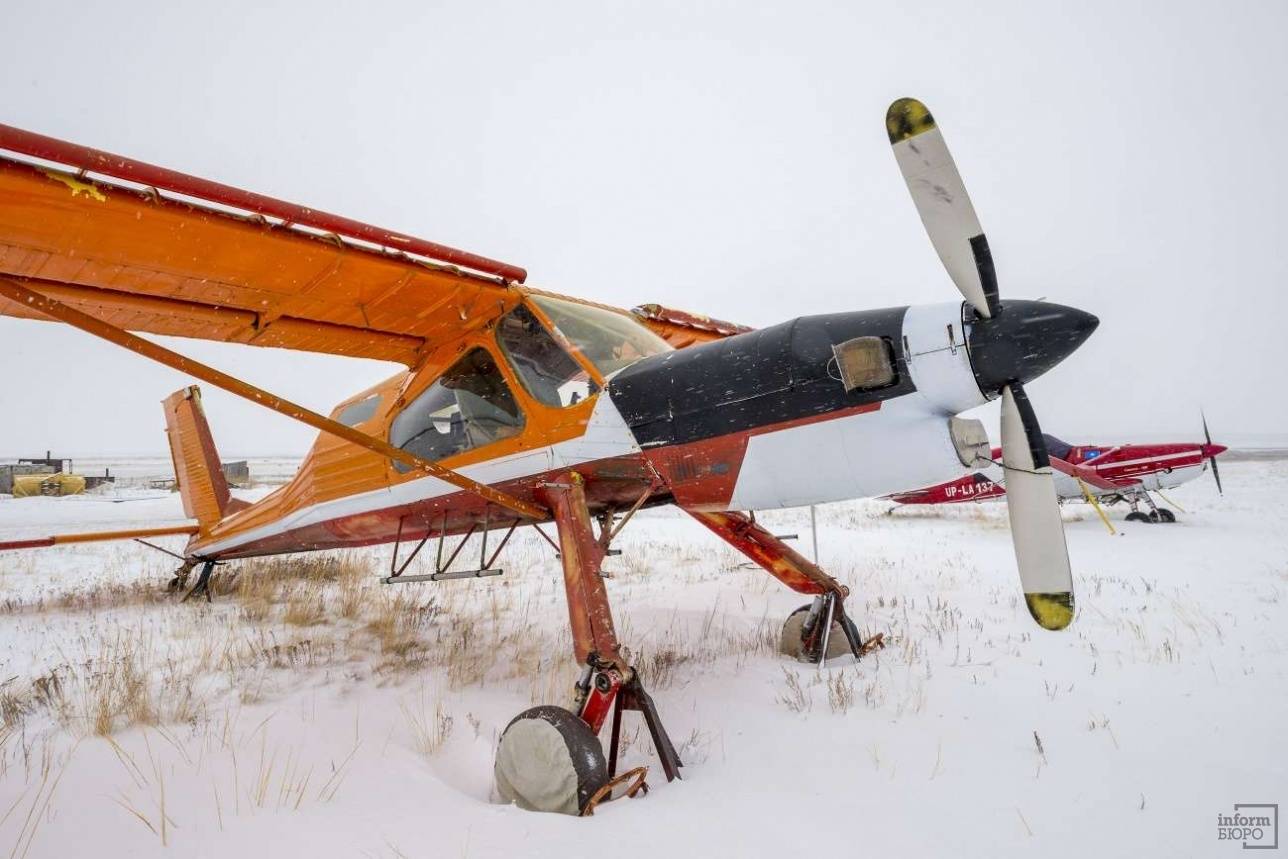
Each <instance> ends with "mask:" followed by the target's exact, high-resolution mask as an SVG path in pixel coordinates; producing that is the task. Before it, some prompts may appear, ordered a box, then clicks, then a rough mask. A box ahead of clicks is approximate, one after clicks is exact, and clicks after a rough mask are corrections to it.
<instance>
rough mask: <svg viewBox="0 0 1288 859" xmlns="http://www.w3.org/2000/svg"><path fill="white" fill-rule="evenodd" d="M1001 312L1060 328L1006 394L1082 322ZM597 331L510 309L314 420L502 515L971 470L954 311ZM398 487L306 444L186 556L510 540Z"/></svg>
mask: <svg viewBox="0 0 1288 859" xmlns="http://www.w3.org/2000/svg"><path fill="white" fill-rule="evenodd" d="M1014 305H1015V307H1016V308H1017V309H1016V310H1014V311H1013V312H1012V318H1013V319H1015V320H1016V323H1015V324H1019V323H1020V322H1022V321H1023V319H1024V318H1025V317H1024V316H1023V314H1024V313H1029V314H1030V315H1031V316H1032V317H1033V318H1036V319H1039V320H1040V321H1041V322H1042V324H1048V322H1049V320H1050V319H1051V318H1052V317H1051V313H1052V312H1054V313H1056V314H1057V315H1058V314H1060V313H1066V312H1067V313H1068V314H1077V315H1076V316H1070V317H1069V319H1070V320H1072V321H1071V322H1070V323H1069V324H1070V325H1071V326H1073V327H1074V329H1076V330H1071V333H1070V334H1069V336H1068V337H1067V338H1066V339H1067V342H1063V341H1062V342H1061V344H1060V345H1058V346H1057V347H1055V349H1054V352H1060V353H1061V354H1059V355H1054V352H1053V354H1052V355H1047V354H1042V355H1039V356H1038V358H1037V359H1036V363H1035V364H1034V367H1035V368H1036V370H1033V369H1030V371H1029V373H1030V375H1027V376H1026V377H1025V378H1031V377H1032V375H1036V374H1037V373H1040V372H1043V371H1045V369H1047V368H1048V367H1049V366H1050V365H1051V364H1053V363H1054V362H1055V361H1058V360H1059V358H1061V357H1063V355H1064V354H1067V353H1068V352H1069V351H1072V349H1073V348H1075V347H1076V345H1077V344H1078V343H1081V341H1082V339H1085V336H1087V335H1089V334H1090V331H1091V330H1092V329H1093V328H1094V322H1095V320H1094V317H1089V316H1086V315H1085V314H1080V313H1079V312H1078V311H1071V310H1068V309H1067V308H1061V307H1060V306H1058V305H1046V304H1040V303H1036V302H1015V303H1014ZM1052 308H1054V309H1055V310H1054V311H1051V310H1050V309H1052ZM612 312H613V311H611V309H607V308H601V307H598V306H595V305H588V304H585V303H577V302H571V301H567V300H565V299H557V298H554V297H551V296H545V295H543V294H540V293H535V292H525V293H524V295H523V298H522V300H521V301H520V302H519V303H518V304H516V305H515V306H514V307H512V308H508V309H507V310H506V313H505V315H503V316H501V317H500V318H499V319H498V320H497V321H496V322H495V323H494V324H490V325H488V326H486V327H485V328H483V329H481V330H478V331H475V332H474V333H472V334H470V335H469V336H467V337H466V338H464V339H461V340H458V341H455V342H453V343H452V344H450V348H444V349H443V350H440V352H439V353H436V354H434V355H432V356H429V358H428V359H427V360H426V361H425V362H424V363H423V364H422V365H421V366H420V367H418V368H415V369H412V370H409V371H407V372H404V373H401V374H399V375H397V376H394V377H393V378H390V379H388V380H386V381H385V382H383V383H381V384H379V385H376V386H375V387H373V388H371V389H368V390H367V391H363V392H361V393H359V394H357V395H355V396H354V397H351V398H349V399H348V400H346V401H345V402H343V403H341V404H340V405H339V406H338V407H337V408H336V409H335V410H334V411H333V413H332V417H333V418H334V419H336V420H339V421H341V422H343V423H347V424H350V425H352V426H355V427H356V428H358V429H360V430H362V431H363V432H366V433H369V434H371V435H376V436H380V437H382V438H387V439H388V440H389V441H390V442H391V443H393V444H395V445H398V446H404V444H405V445H410V446H409V447H408V449H409V450H413V449H414V450H415V452H417V453H419V454H420V455H422V456H430V457H431V458H434V459H436V460H438V461H439V462H440V463H441V464H442V465H444V466H446V467H448V468H452V469H454V470H457V471H459V472H461V473H463V474H465V475H466V476H468V477H470V478H472V479H474V480H477V481H480V482H482V483H486V484H489V485H494V486H496V487H498V488H500V489H502V490H504V491H505V492H508V493H510V494H512V495H514V496H516V497H519V498H522V499H524V500H533V499H534V498H535V496H534V490H535V489H536V487H538V486H539V485H540V484H541V483H542V482H545V481H549V480H552V479H556V478H557V476H558V475H560V474H566V473H567V472H568V471H569V470H570V469H575V470H576V471H578V472H579V473H580V474H581V475H582V477H583V478H584V479H585V483H586V494H587V499H588V502H589V505H590V508H591V512H592V514H594V513H599V512H605V511H606V512H613V511H620V510H623V509H626V508H629V507H631V506H633V505H636V504H637V503H639V504H641V505H642V506H649V505H656V504H663V503H676V504H678V505H680V506H682V507H686V508H690V509H696V510H749V509H752V510H754V509H769V508H778V507H789V506H798V505H805V504H813V503H820V502H826V501H836V500H842V499H847V498H856V497H864V496H875V495H881V494H884V493H888V492H892V491H896V490H898V489H900V488H904V487H907V486H916V485H924V484H926V483H932V482H935V481H942V480H944V479H946V478H953V477H956V476H957V475H960V474H961V473H962V472H963V471H965V470H966V468H967V465H968V464H970V463H972V462H974V461H976V460H977V458H978V457H979V456H981V455H986V454H987V449H988V443H987V436H986V434H985V433H984V431H983V427H982V425H979V424H978V422H977V421H963V420H962V419H960V418H956V417H955V416H956V415H957V413H958V412H961V411H964V410H966V409H969V408H972V407H974V406H977V405H980V404H981V403H984V402H986V401H987V400H988V399H990V398H991V396H993V395H995V393H994V394H992V395H990V394H987V393H985V392H984V390H985V389H987V388H988V385H987V384H985V383H984V382H983V381H982V380H983V379H985V378H991V376H990V374H996V373H997V372H999V370H998V368H997V367H995V366H994V365H993V363H991V361H992V359H991V358H990V355H991V354H992V352H991V351H990V349H992V348H993V346H992V345H991V344H989V343H983V344H979V345H977V344H975V343H974V342H972V338H971V313H970V312H969V310H967V311H965V312H964V310H963V305H962V304H961V303H960V302H952V303H946V304H939V305H926V306H915V307H898V308H889V309H882V310H870V311H858V312H849V313H837V314H830V315H825V316H809V317H801V318H798V319H794V320H791V321H788V322H784V323H781V324H779V325H775V326H771V327H768V328H763V329H760V330H756V331H750V332H747V333H744V334H738V335H735V336H731V337H726V338H724V339H719V340H713V341H711V342H707V343H703V344H700V345H695V346H691V347H688V348H685V349H680V350H674V349H671V348H670V347H669V346H667V344H666V343H665V342H664V341H662V340H661V339H660V338H658V337H656V335H652V334H651V332H648V330H647V329H645V328H643V326H641V325H640V324H639V323H638V322H637V321H634V320H632V319H630V318H629V317H625V316H623V315H620V314H619V315H618V316H617V317H612V316H605V314H610V313H612ZM1043 313H1045V314H1046V315H1043ZM1086 320H1090V322H1089V323H1088V322H1087V321H1086ZM622 326H626V327H622ZM630 326H634V328H630ZM635 328H637V329H638V331H636V330H634V329H635ZM532 344H545V345H543V346H541V347H540V348H537V347H535V346H533V345H532ZM519 353H523V354H519ZM1053 356H1054V357H1053ZM843 364H844V366H842V365H843ZM989 384H991V382H990V383H989ZM404 471H405V470H401V469H400V468H399V467H395V466H394V465H392V464H391V463H390V462H389V461H388V460H387V459H385V458H384V457H381V456H379V455H378V454H375V453H372V452H369V451H367V450H364V449H361V448H358V447H356V446H355V445H352V444H349V443H347V442H344V441H341V440H339V439H337V438H334V437H332V436H329V435H322V436H320V437H319V438H318V440H317V441H316V442H315V444H314V446H313V448H312V450H311V451H310V452H309V454H308V456H307V457H306V458H305V459H304V461H303V463H302V464H301V467H300V470H299V472H298V473H297V475H296V476H295V477H294V479H293V480H292V481H291V482H290V483H289V484H287V485H285V486H283V487H281V488H279V489H278V490H276V491H274V492H273V493H271V494H270V495H268V496H266V497H265V498H263V499H262V500H260V501H258V502H256V503H254V504H252V505H250V506H249V507H248V508H246V509H244V510H240V511H238V512H236V513H233V514H232V515H230V516H228V517H227V518H226V519H225V520H223V521H222V522H220V524H219V525H218V526H216V527H215V528H214V530H213V531H212V532H211V533H209V534H208V535H206V536H204V537H201V538H199V539H196V540H194V542H193V543H192V544H191V545H190V546H189V554H192V555H200V556H202V557H211V558H231V557H245V556H251V555H261V554H272V553H280V552H295V551H305V550H311V549H325V548H337V547H343V546H361V545H370V544H375V543H381V542H389V541H393V540H396V539H403V540H409V539H418V538H421V537H425V536H427V535H430V534H439V533H443V534H458V533H464V532H467V531H470V530H471V529H474V528H478V527H483V528H488V527H491V528H496V527H508V525H509V524H511V523H512V522H514V521H515V520H514V517H513V514H511V513H509V512H508V511H506V510H503V509H501V508H498V507H496V506H495V505H492V506H490V507H489V506H488V505H487V504H486V503H485V502H484V501H482V500H481V499H480V498H478V497H476V496H474V495H472V494H470V493H467V492H463V491H461V490H459V489H457V488H456V487H453V486H451V485H449V484H447V483H444V482H443V481H441V480H439V479H437V478H433V477H427V476H423V475H419V474H417V473H414V472H412V473H404ZM641 499H642V501H641ZM523 521H524V523H527V522H528V521H530V520H523Z"/></svg>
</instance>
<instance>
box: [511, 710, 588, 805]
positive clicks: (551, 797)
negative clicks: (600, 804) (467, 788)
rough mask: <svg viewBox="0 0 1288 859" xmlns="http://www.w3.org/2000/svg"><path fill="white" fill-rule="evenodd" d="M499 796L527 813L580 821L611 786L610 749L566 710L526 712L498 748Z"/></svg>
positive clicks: (515, 720) (518, 717) (515, 722)
mask: <svg viewBox="0 0 1288 859" xmlns="http://www.w3.org/2000/svg"><path fill="white" fill-rule="evenodd" d="M493 774H494V776H495V778H496V790H497V793H498V794H500V796H501V799H502V800H503V801H504V802H506V803H514V804H515V805H517V806H519V807H520V808H522V809H525V810H527V811H545V812H550V813H554V814H572V815H578V814H580V813H581V810H582V809H583V808H585V806H586V802H587V800H589V799H590V797H591V796H593V795H594V793H595V791H597V790H599V789H600V788H601V787H603V786H604V784H605V783H607V782H608V763H607V762H606V761H605V759H604V749H603V746H601V745H600V742H599V738H598V737H596V736H595V735H594V734H593V733H592V732H591V730H590V726H589V725H587V724H586V723H585V722H583V721H582V720H581V719H580V718H578V717H577V716H576V715H574V714H573V713H571V712H569V711H568V710H565V709H564V708H562V707H555V706H552V705H549V704H546V705H542V706H540V707H532V708H531V709H528V710H524V711H523V712H522V713H520V714H519V715H517V716H515V717H514V719H513V720H512V721H511V722H510V724H509V725H507V726H506V728H505V731H504V732H502V734H501V741H500V742H499V743H498V744H497V747H496V764H495V766H494V767H493Z"/></svg>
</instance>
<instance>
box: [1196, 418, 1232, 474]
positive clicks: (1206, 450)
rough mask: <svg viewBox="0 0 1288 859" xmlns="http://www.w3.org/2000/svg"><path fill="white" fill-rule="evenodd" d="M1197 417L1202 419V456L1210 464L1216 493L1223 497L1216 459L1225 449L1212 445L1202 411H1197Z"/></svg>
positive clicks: (1210, 434) (1210, 435)
mask: <svg viewBox="0 0 1288 859" xmlns="http://www.w3.org/2000/svg"><path fill="white" fill-rule="evenodd" d="M1199 417H1200V418H1202V419H1203V456H1204V457H1205V458H1206V459H1207V461H1208V462H1210V463H1212V479H1214V480H1215V481H1216V491H1217V492H1219V493H1220V494H1221V495H1225V490H1224V489H1222V488H1221V471H1220V469H1218V468H1217V467H1216V458H1217V454H1221V453H1225V450H1226V449H1225V447H1223V446H1222V445H1219V444H1216V445H1214V444H1212V433H1210V432H1208V425H1207V415H1205V414H1203V410H1202V409H1199ZM1215 448H1221V449H1220V450H1216V449H1215Z"/></svg>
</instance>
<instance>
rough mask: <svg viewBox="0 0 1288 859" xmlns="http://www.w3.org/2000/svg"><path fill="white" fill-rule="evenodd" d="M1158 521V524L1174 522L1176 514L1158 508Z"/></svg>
mask: <svg viewBox="0 0 1288 859" xmlns="http://www.w3.org/2000/svg"><path fill="white" fill-rule="evenodd" d="M1158 521H1159V522H1175V521H1176V514H1175V513H1173V512H1172V511H1171V510H1168V509H1167V508H1166V507H1160V508H1158Z"/></svg>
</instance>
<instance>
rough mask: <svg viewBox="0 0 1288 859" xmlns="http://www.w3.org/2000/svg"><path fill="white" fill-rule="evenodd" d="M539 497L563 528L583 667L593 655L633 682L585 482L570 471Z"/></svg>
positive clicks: (576, 646)
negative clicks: (606, 584) (602, 569)
mask: <svg viewBox="0 0 1288 859" xmlns="http://www.w3.org/2000/svg"><path fill="white" fill-rule="evenodd" d="M537 497H538V498H539V499H541V500H542V501H543V502H544V503H545V504H546V506H548V507H549V508H550V510H551V512H552V513H553V514H554V519H555V524H556V525H557V526H558V528H559V554H560V556H561V559H562V561H563V571H564V588H565V590H566V591H567V595H568V620H569V623H570V625H571V626H572V638H573V654H574V656H575V657H576V659H577V661H578V662H579V663H587V662H588V661H589V660H590V659H591V656H592V654H593V655H594V656H595V657H596V658H597V659H598V661H599V662H600V663H601V664H603V665H606V666H607V665H611V666H612V667H615V668H617V669H618V670H619V671H621V672H622V673H623V674H624V675H625V676H626V677H630V676H631V670H630V667H629V666H628V665H627V664H626V662H625V660H623V659H622V655H621V645H620V644H619V643H618V641H617V632H616V630H615V629H614V626H613V612H612V608H611V607H610V606H609V604H608V591H607V589H606V588H605V587H604V579H603V577H602V576H601V575H600V564H601V563H602V562H603V560H604V547H603V546H602V545H600V542H599V540H597V539H596V538H595V534H594V531H593V528H592V525H591V520H590V511H589V510H588V509H587V507H586V491H585V481H584V480H583V478H582V476H581V475H580V474H578V473H577V472H575V471H573V472H568V473H566V474H564V475H562V476H561V477H560V478H559V479H557V480H552V481H549V482H547V483H545V484H543V485H542V486H540V487H538V489H537Z"/></svg>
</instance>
